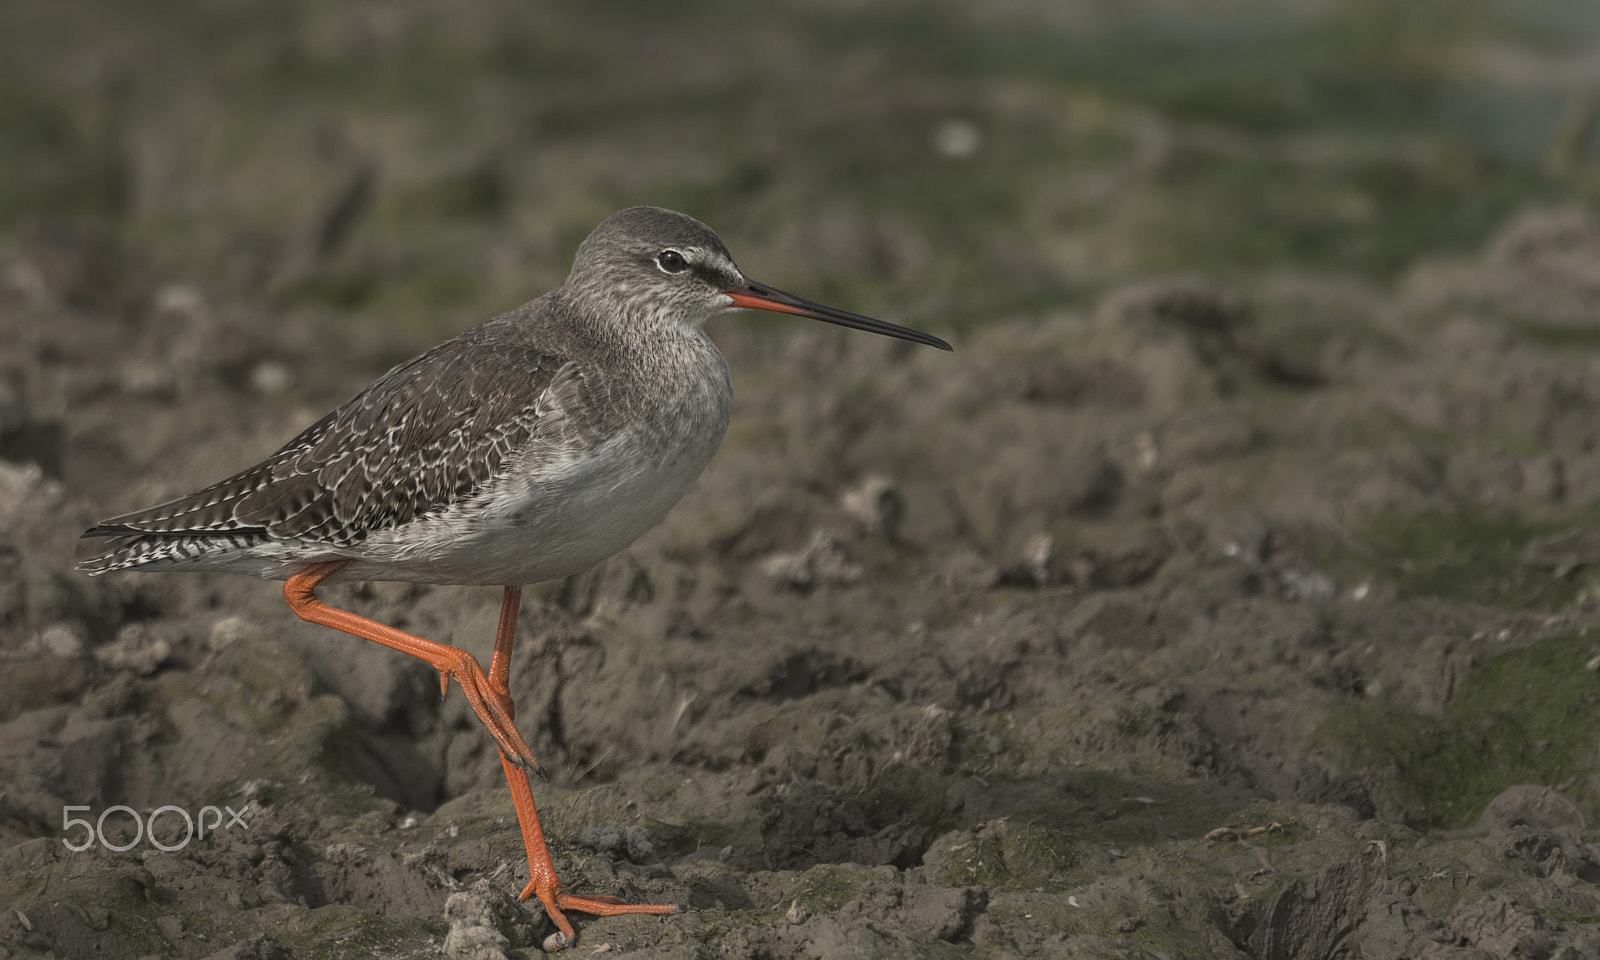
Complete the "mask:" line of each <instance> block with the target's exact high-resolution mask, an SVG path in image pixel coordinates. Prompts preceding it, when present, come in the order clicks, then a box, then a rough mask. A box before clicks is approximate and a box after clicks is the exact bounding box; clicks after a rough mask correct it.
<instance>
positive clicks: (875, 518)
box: [839, 474, 906, 540]
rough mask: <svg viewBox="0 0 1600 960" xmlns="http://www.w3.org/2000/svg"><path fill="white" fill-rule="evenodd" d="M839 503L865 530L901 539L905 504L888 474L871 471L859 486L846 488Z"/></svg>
mask: <svg viewBox="0 0 1600 960" xmlns="http://www.w3.org/2000/svg"><path fill="white" fill-rule="evenodd" d="M839 506H841V507H843V508H844V512H845V513H848V514H849V515H850V517H851V519H853V520H855V521H856V522H857V523H859V524H861V527H862V529H863V530H865V531H866V532H868V533H871V534H876V535H878V536H883V537H887V538H888V539H890V540H897V539H899V537H900V522H901V520H903V519H904V518H905V512H906V504H905V499H904V498H903V497H901V496H900V491H899V490H897V489H895V486H894V483H893V482H891V481H890V480H889V478H888V477H885V476H881V475H879V474H872V475H871V476H869V477H867V478H866V479H865V480H863V481H861V485H860V486H858V487H856V488H854V489H852V490H846V491H845V493H844V496H842V497H840V498H839Z"/></svg>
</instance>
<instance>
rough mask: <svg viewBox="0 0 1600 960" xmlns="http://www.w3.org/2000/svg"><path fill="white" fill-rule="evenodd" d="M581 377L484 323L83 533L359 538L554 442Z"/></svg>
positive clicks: (475, 486)
mask: <svg viewBox="0 0 1600 960" xmlns="http://www.w3.org/2000/svg"><path fill="white" fill-rule="evenodd" d="M582 379H583V378H582V374H581V372H580V371H579V370H578V368H577V366H576V365H575V364H572V363H569V362H566V361H565V360H564V359H563V358H561V357H558V356H554V355H551V354H546V353H540V352H538V351H536V350H531V349H527V348H520V347H516V346H513V345H508V344H507V342H506V341H505V339H504V338H496V337H493V336H489V335H486V328H484V327H480V328H478V329H477V330H473V331H469V332H468V333H465V334H463V335H461V336H460V337H457V338H456V339H454V340H451V341H448V342H446V343H443V344H440V345H439V346H438V347H435V348H434V349H433V350H430V351H429V352H427V353H425V354H423V355H422V356H420V357H417V358H416V359H414V360H411V361H409V362H407V363H405V364H402V365H400V366H398V367H396V368H394V369H393V370H391V371H389V372H388V373H386V374H384V375H383V376H382V377H380V378H379V379H378V380H376V381H375V382H373V383H372V384H371V385H370V386H368V387H367V388H366V389H365V390H363V391H362V392H361V393H360V394H359V395H357V396H356V397H355V398H354V399H352V400H351V401H350V402H348V403H346V404H345V405H343V406H341V407H340V408H339V409H337V410H335V411H333V412H332V413H330V414H328V415H327V416H326V417H323V418H322V419H321V420H318V421H317V422H316V423H314V424H312V425H311V426H310V427H308V428H306V429H305V430H304V431H302V432H301V433H300V435H299V436H297V437H295V438H294V439H293V440H291V441H289V442H288V443H287V444H285V445H284V446H283V447H282V448H281V449H279V450H278V451H277V452H276V453H274V454H272V456H270V457H268V458H267V459H266V460H264V461H262V462H261V463H260V464H257V465H256V466H254V467H251V468H250V469H248V470H245V471H243V472H241V473H238V474H236V475H234V476H232V477H229V478H227V479H226V480H223V481H221V482H219V483H216V484H213V485H211V486H209V487H206V488H205V489H203V490H200V491H197V492H196V493H193V494H190V495H189V496H187V497H182V498H179V499H177V500H173V501H170V502H168V503H164V504H159V505H157V506H154V507H149V508H146V509H144V510H138V511H135V512H133V513H129V514H124V515H123V516H120V517H114V518H112V519H110V520H107V521H105V522H104V523H102V524H100V525H98V526H96V527H94V528H93V529H91V530H89V531H88V532H87V533H86V534H85V536H123V535H128V534H188V533H198V532H207V533H218V534H223V533H259V534H263V535H266V536H270V537H274V538H282V539H300V540H312V541H317V542H322V543H329V544H337V545H348V544H351V543H356V542H359V541H360V540H362V539H363V538H365V537H366V536H367V535H368V534H370V533H372V532H374V531H377V530H383V529H386V528H389V527H394V526H398V525H400V524H403V523H406V522H407V521H409V520H412V519H414V518H416V517H420V516H425V515H428V514H431V513H436V512H438V511H441V510H443V509H445V508H447V507H449V506H450V505H451V504H453V503H457V502H459V501H461V500H464V499H467V498H470V497H471V496H473V495H474V494H475V493H476V492H477V491H478V490H479V489H481V488H482V486H483V485H484V483H486V482H487V481H488V480H490V479H491V478H492V477H494V476H496V475H497V474H498V473H499V471H500V470H501V468H502V466H503V465H504V464H505V463H506V461H507V458H508V457H510V456H511V455H512V453H513V452H514V451H517V450H518V449H520V448H522V447H524V446H525V445H527V444H528V443H530V442H534V441H535V438H536V437H537V438H538V441H539V442H549V443H551V444H552V445H556V444H559V442H560V439H561V437H562V435H563V431H564V429H565V427H564V424H565V415H564V410H565V409H571V408H572V406H571V405H572V403H573V402H574V401H575V399H576V398H574V397H573V396H572V394H573V392H574V391H576V390H579V389H581V387H582Z"/></svg>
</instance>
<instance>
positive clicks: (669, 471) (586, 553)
mask: <svg viewBox="0 0 1600 960" xmlns="http://www.w3.org/2000/svg"><path fill="white" fill-rule="evenodd" d="M721 439H722V436H721V432H720V431H719V432H717V433H716V435H715V436H710V437H706V438H705V439H704V440H702V441H701V442H700V443H698V444H694V445H691V446H689V447H687V448H684V447H678V448H676V449H675V450H674V451H673V452H672V455H671V457H670V458H668V457H665V456H663V455H661V454H657V455H655V456H651V454H650V452H649V451H648V449H646V448H645V447H644V446H643V445H641V444H640V443H638V442H637V441H636V440H635V439H634V438H633V437H631V436H629V435H624V436H620V437H616V438H613V439H612V440H610V441H609V442H607V443H606V444H605V445H603V446H601V447H600V448H598V449H596V450H594V451H592V452H591V453H590V454H589V455H587V456H577V455H574V456H570V457H568V458H566V459H565V460H564V461H561V462H558V463H556V464H553V465H548V466H547V467H545V468H544V469H542V470H541V471H540V472H539V473H538V474H537V475H534V476H515V475H513V476H511V477H509V478H508V479H507V480H505V481H504V482H502V483H500V484H498V485H496V487H495V488H494V489H493V490H492V491H491V492H489V493H488V494H486V495H485V497H484V498H482V499H481V500H479V501H475V502H472V503H469V504H464V505H463V507H462V508H461V509H457V510H453V511H451V512H450V513H447V514H445V515H443V516H440V517H437V518H433V519H428V520H421V521H416V522H413V523H409V524H407V525H405V526H404V527H400V528H397V529H395V530H390V531H383V532H381V533H376V534H374V535H372V536H371V537H368V538H367V540H366V541H364V542H363V543H362V544H361V545H360V547H358V548H357V551H356V552H358V559H357V560H356V562H354V563H352V564H351V565H350V566H349V567H347V568H346V569H344V570H341V571H340V572H339V579H350V580H418V581H424V582H429V583H462V584H486V585H512V586H515V585H521V584H530V583H542V582H544V581H546V580H555V579H558V578H560V577H565V576H570V575H572V574H574V573H579V572H581V571H583V570H587V569H588V568H589V567H592V566H594V565H595V564H596V563H599V562H600V561H601V560H604V559H605V558H607V557H609V556H611V555H612V554H614V553H616V552H618V551H619V550H622V549H623V548H625V547H626V546H628V544H630V543H632V542H633V541H635V540H637V539H638V538H639V537H640V536H641V535H642V534H643V533H644V532H645V531H646V530H649V529H650V528H651V527H653V526H655V525H656V524H657V523H659V522H660V521H661V518H662V517H664V516H666V515H667V512H668V511H670V510H671V509H672V507H673V506H674V505H675V504H677V502H678V501H679V500H680V499H682V498H683V495H684V494H685V493H686V492H688V490H689V487H690V486H691V485H692V484H693V483H694V481H695V479H696V478H697V477H699V476H700V473H701V471H702V470H704V469H705V466H706V464H707V463H708V462H710V460H711V456H712V454H714V453H715V452H716V448H717V445H718V444H719V443H720V442H721Z"/></svg>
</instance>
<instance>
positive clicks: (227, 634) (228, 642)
mask: <svg viewBox="0 0 1600 960" xmlns="http://www.w3.org/2000/svg"><path fill="white" fill-rule="evenodd" d="M260 633H261V632H260V631H259V630H257V629H256V628H255V626H254V625H253V624H251V623H250V621H248V620H246V619H245V618H243V617H223V618H222V619H221V620H218V621H217V622H216V623H213V624H212V625H211V633H210V634H209V635H207V637H206V646H208V647H210V648H211V649H212V650H221V649H223V648H225V647H231V646H233V645H234V644H236V643H238V642H239V641H240V640H250V639H254V638H255V637H257V636H260Z"/></svg>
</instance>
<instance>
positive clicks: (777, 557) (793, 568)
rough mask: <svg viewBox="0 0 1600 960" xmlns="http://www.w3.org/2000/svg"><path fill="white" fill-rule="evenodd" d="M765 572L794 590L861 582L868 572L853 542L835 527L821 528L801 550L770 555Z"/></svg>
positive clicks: (778, 582)
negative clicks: (852, 550) (855, 554)
mask: <svg viewBox="0 0 1600 960" xmlns="http://www.w3.org/2000/svg"><path fill="white" fill-rule="evenodd" d="M761 572H762V574H764V575H765V576H766V578H767V579H768V580H771V581H773V582H774V583H776V584H778V585H779V586H784V587H788V588H790V589H792V590H809V589H811V588H813V587H816V586H847V585H849V584H852V583H857V582H859V581H860V580H861V578H862V576H863V575H864V574H863V571H862V569H861V565H860V564H858V563H856V561H855V558H854V557H852V556H851V554H850V542H849V541H848V540H846V539H845V538H844V537H843V536H840V535H839V534H838V533H835V532H834V531H832V530H818V531H817V532H816V533H815V534H814V535H813V536H812V537H811V543H809V544H807V546H806V548H805V549H804V550H802V551H800V552H799V553H775V554H773V555H771V556H769V557H767V559H766V560H765V561H764V562H763V563H762V565H761Z"/></svg>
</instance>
